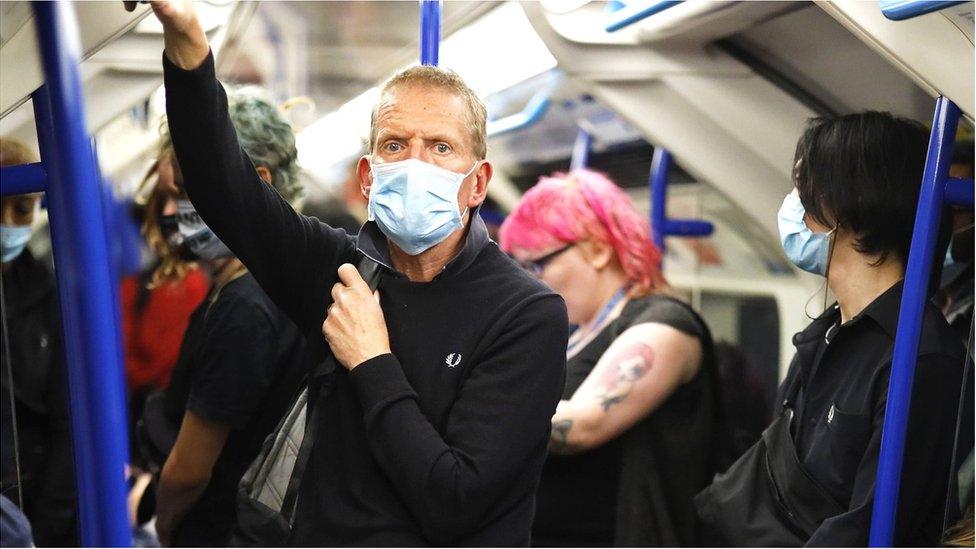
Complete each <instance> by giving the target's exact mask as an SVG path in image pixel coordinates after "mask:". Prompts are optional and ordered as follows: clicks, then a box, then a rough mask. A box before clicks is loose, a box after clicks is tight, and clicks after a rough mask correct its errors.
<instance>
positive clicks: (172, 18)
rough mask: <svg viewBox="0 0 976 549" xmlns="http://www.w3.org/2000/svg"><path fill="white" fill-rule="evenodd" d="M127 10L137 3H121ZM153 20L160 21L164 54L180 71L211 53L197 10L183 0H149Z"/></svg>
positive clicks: (198, 64)
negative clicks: (153, 14)
mask: <svg viewBox="0 0 976 549" xmlns="http://www.w3.org/2000/svg"><path fill="white" fill-rule="evenodd" d="M122 3H123V5H125V9H126V11H132V10H134V9H135V8H136V4H137V2H122ZM149 4H150V5H151V6H152V9H153V13H155V14H156V19H159V22H160V23H162V24H163V41H164V42H165V43H166V57H168V58H169V60H170V61H172V62H173V64H174V65H176V66H177V67H179V68H181V69H183V70H192V69H195V68H197V67H199V66H200V64H201V63H203V61H204V60H205V59H206V58H207V55H208V54H209V53H210V44H209V43H207V35H206V34H204V32H203V28H202V27H201V26H200V20H199V19H197V13H196V11H195V10H194V9H193V6H192V5H191V4H190V2H188V1H186V0H172V1H157V0H154V1H152V2H149Z"/></svg>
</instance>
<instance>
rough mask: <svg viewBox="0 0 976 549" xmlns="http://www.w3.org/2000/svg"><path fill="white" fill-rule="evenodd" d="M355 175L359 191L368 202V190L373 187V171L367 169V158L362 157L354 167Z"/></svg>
mask: <svg viewBox="0 0 976 549" xmlns="http://www.w3.org/2000/svg"><path fill="white" fill-rule="evenodd" d="M356 175H357V176H358V177H359V190H360V191H362V193H363V198H365V199H366V200H369V189H370V188H372V186H373V170H371V169H369V156H367V155H363V156H361V157H360V158H359V163H358V164H357V165H356Z"/></svg>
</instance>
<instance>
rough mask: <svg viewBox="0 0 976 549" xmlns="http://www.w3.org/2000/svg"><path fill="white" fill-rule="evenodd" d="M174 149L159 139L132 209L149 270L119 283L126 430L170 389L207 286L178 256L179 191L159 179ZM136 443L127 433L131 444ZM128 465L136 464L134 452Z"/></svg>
mask: <svg viewBox="0 0 976 549" xmlns="http://www.w3.org/2000/svg"><path fill="white" fill-rule="evenodd" d="M172 155H173V146H172V144H171V143H170V140H169V137H168V135H164V137H163V138H162V139H160V144H159V146H158V147H157V155H156V158H157V160H156V162H154V163H153V165H152V167H151V168H150V169H149V172H148V173H147V174H146V177H145V178H144V179H143V182H142V185H141V187H140V190H139V193H137V196H136V204H137V206H138V207H139V209H138V215H139V217H140V232H141V233H142V236H143V238H144V239H145V241H146V244H147V245H148V247H149V251H150V253H151V254H152V256H153V260H152V263H151V264H150V266H149V268H148V269H146V270H145V271H143V272H142V273H139V274H137V275H132V276H129V277H127V278H125V279H123V280H122V289H121V292H120V298H121V301H122V307H121V308H122V336H123V344H124V349H125V379H126V387H127V389H128V393H129V410H130V418H129V419H130V427H134V426H135V424H136V423H137V422H138V421H139V419H140V418H141V416H142V409H143V405H144V404H145V402H146V397H147V396H148V395H149V394H150V393H152V392H154V391H160V390H163V389H165V388H166V387H168V386H169V380H170V375H171V374H172V371H173V366H174V365H175V364H176V358H177V357H178V356H179V352H180V343H181V342H182V341H183V334H184V332H186V326H187V324H188V323H189V321H190V313H192V312H193V310H194V309H196V308H197V306H198V305H199V304H200V303H201V302H202V301H203V298H204V297H206V295H207V290H208V288H209V286H210V281H209V279H208V276H207V273H206V272H204V271H203V270H202V269H200V267H199V266H198V265H197V264H196V263H195V262H193V261H189V260H187V258H186V257H184V256H183V254H182V253H181V248H180V245H179V244H180V243H179V238H180V237H179V232H178V228H177V223H176V212H177V199H178V198H179V195H180V192H181V191H180V190H179V189H177V188H176V186H175V185H174V184H173V181H172V178H170V177H166V178H160V177H159V165H160V163H161V162H162V163H166V164H168V163H169V162H170V159H171V158H172ZM137 440H138V438H137V437H136V436H135V432H134V429H132V428H130V442H131V443H132V444H133V445H135V444H136V441H137ZM130 457H131V458H132V459H136V460H137V459H138V457H139V453H138V450H137V449H135V448H134V451H133V452H132V454H131V456H130Z"/></svg>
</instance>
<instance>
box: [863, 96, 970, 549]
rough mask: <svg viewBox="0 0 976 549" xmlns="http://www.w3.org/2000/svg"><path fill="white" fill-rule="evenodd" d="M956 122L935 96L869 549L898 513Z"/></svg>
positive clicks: (885, 536)
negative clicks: (916, 370) (906, 447)
mask: <svg viewBox="0 0 976 549" xmlns="http://www.w3.org/2000/svg"><path fill="white" fill-rule="evenodd" d="M958 123H959V108H958V107H956V105H955V104H953V103H952V102H951V101H949V100H948V99H946V98H944V97H940V98H939V99H938V100H937V101H936V104H935V119H934V120H933V121H932V135H931V137H930V138H929V150H928V156H927V157H926V159H925V172H924V173H923V175H922V189H921V192H920V193H919V198H918V210H917V212H916V214H915V228H914V230H913V232H912V246H911V250H910V251H909V253H908V266H907V268H906V270H905V286H904V290H903V293H902V298H901V309H900V310H899V313H898V329H897V331H896V332H895V349H894V356H893V357H892V361H891V379H890V381H889V382H888V403H887V405H886V406H885V421H884V428H883V429H884V430H883V431H882V435H881V454H880V456H879V458H878V476H877V481H876V483H875V492H874V509H873V510H872V516H871V536H870V544H871V546H872V547H891V546H892V544H893V543H894V536H895V519H896V515H897V509H898V489H899V487H900V483H901V466H902V460H903V458H904V455H905V438H906V432H907V427H908V412H909V409H910V407H911V402H912V381H913V380H914V377H915V361H916V358H917V356H918V341H919V338H920V337H921V332H922V316H923V314H924V312H925V303H926V301H927V300H928V299H927V295H928V285H929V277H930V276H931V274H932V261H933V260H934V255H935V245H936V240H937V238H938V233H939V222H940V217H941V212H942V205H943V200H944V197H945V184H946V179H947V176H948V173H949V164H950V163H951V160H952V144H953V142H954V140H955V135H956V126H957V125H958Z"/></svg>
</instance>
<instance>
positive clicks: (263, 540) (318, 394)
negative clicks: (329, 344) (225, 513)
mask: <svg viewBox="0 0 976 549" xmlns="http://www.w3.org/2000/svg"><path fill="white" fill-rule="evenodd" d="M357 268H358V269H359V274H360V275H362V277H363V280H365V281H366V283H367V284H368V285H369V288H370V289H371V290H373V291H375V290H376V288H377V286H378V285H379V282H380V278H381V274H382V269H381V267H380V265H379V264H378V263H376V262H375V261H373V260H372V259H370V258H368V257H365V256H363V258H362V260H360V262H359V265H358V266H357ZM336 368H337V364H336V360H335V357H334V356H332V355H331V354H330V355H329V356H327V357H326V359H325V360H324V361H323V362H322V363H321V364H319V365H318V366H316V367H315V368H314V369H313V370H312V372H311V373H310V374H309V375H308V377H307V383H306V387H305V388H304V389H303V390H302V391H301V392H300V393H299V395H298V398H297V399H296V400H295V402H294V403H293V404H292V405H291V408H289V410H288V413H286V414H285V416H284V417H283V418H282V419H281V421H280V422H279V423H278V426H277V428H275V430H274V432H272V433H271V434H270V435H268V438H266V439H265V441H264V444H263V445H262V446H261V451H260V452H259V453H258V456H257V457H256V458H255V459H254V461H253V462H251V465H250V467H248V469H247V471H246V472H245V473H244V476H243V477H241V481H240V483H239V484H238V487H237V523H236V524H235V525H234V529H233V531H232V532H231V540H230V545H231V546H236V547H279V546H282V545H285V544H286V543H287V542H288V539H289V538H290V536H291V531H292V526H293V525H294V521H295V510H296V508H297V504H298V491H299V488H300V487H301V483H302V478H303V477H304V475H305V468H306V466H307V465H308V459H309V455H310V454H311V453H312V446H313V445H314V444H315V436H316V432H317V431H318V425H319V410H320V409H321V407H322V406H321V403H322V401H323V400H324V399H326V398H328V396H329V395H330V394H331V392H332V389H333V379H334V377H333V374H334V372H335V371H336Z"/></svg>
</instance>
